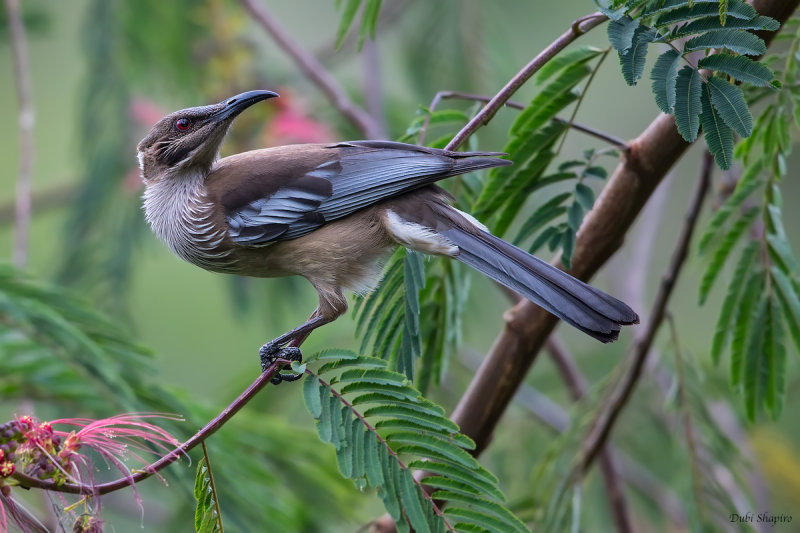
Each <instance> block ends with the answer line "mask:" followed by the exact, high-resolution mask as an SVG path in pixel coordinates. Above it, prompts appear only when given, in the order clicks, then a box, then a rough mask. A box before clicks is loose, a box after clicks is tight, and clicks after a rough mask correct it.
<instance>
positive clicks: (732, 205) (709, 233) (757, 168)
mask: <svg viewBox="0 0 800 533" xmlns="http://www.w3.org/2000/svg"><path fill="white" fill-rule="evenodd" d="M765 163H766V160H765V159H764V158H763V157H762V158H758V159H757V160H755V161H754V162H753V163H752V164H751V165H750V166H749V167H747V168H746V169H745V171H744V173H743V174H742V177H741V178H740V179H739V182H738V183H737V184H736V188H735V189H734V191H733V194H731V195H730V196H729V197H728V199H727V200H725V203H724V204H723V205H722V206H721V207H720V208H719V209H717V212H716V213H714V216H713V217H711V220H710V221H709V223H708V227H707V228H706V231H705V232H703V235H702V236H701V237H700V241H699V244H698V250H699V251H700V253H704V252H705V251H706V249H707V248H708V245H709V244H711V243H712V242H713V241H714V240H715V238H716V236H717V234H718V233H719V230H720V229H721V228H722V226H724V225H725V223H726V222H727V221H728V219H729V218H730V216H731V214H732V213H734V212H735V211H736V210H737V209H739V208H740V207H741V205H742V203H743V202H744V201H745V200H746V199H747V198H749V197H750V195H751V194H753V192H755V190H756V189H757V188H758V187H760V186H761V185H762V181H761V180H760V179H759V176H760V174H761V172H762V171H763V170H764V167H765Z"/></svg>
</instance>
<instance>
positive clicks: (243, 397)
mask: <svg viewBox="0 0 800 533" xmlns="http://www.w3.org/2000/svg"><path fill="white" fill-rule="evenodd" d="M290 363H291V361H286V360H284V359H277V360H276V361H275V362H273V363H272V364H271V365H270V366H269V367H268V368H267V369H266V370H265V371H264V372H263V373H262V374H261V375H259V376H258V378H257V379H256V380H255V381H254V382H253V383H252V384H250V386H249V387H247V389H245V390H244V392H242V393H241V394H240V395H239V396H238V397H237V398H236V399H235V400H234V401H233V402H231V403H230V405H228V407H226V408H225V409H223V410H222V412H221V413H220V414H219V415H217V416H216V417H214V418H213V419H212V420H211V421H210V422H209V423H208V424H206V425H205V426H204V427H203V428H202V429H201V430H200V431H198V432H197V433H195V434H194V435H193V436H192V437H191V438H190V439H189V440H187V441H186V442H184V443H183V444H181V445H180V446H178V447H177V448H175V449H174V450H172V451H171V452H169V453H168V454H166V455H164V456H163V457H162V458H161V459H159V460H158V461H156V462H154V463H152V464H150V465H148V466H146V467H145V468H143V469H141V470H140V471H138V472H136V473H135V474H133V475H131V476H128V477H124V478H120V479H117V480H115V481H109V482H106V483H100V484H98V485H88V484H82V485H78V484H74V483H64V484H62V485H58V484H56V483H55V482H54V481H49V480H47V481H45V480H41V479H37V478H35V477H31V476H28V475H25V474H23V473H21V472H16V473H14V475H13V476H12V477H13V478H14V479H15V480H17V481H18V482H19V484H20V486H22V487H24V488H37V489H45V490H52V491H55V492H65V493H68V494H89V495H93V496H100V495H102V494H108V493H109V492H114V491H117V490H119V489H123V488H125V487H128V486H131V485H133V484H135V483H138V482H140V481H143V480H145V479H147V478H149V477H150V476H152V475H153V474H155V473H157V472H158V471H159V470H162V469H163V468H165V467H166V466H168V465H170V464H172V463H174V462H175V461H176V460H177V459H179V458H180V457H182V456H184V455H186V453H188V452H189V450H191V449H192V448H194V447H195V446H197V445H198V444H200V443H202V442H204V441H205V440H206V439H207V438H209V437H210V436H211V435H213V434H214V433H216V432H217V430H219V429H220V428H221V427H222V426H223V425H225V423H226V422H228V420H230V419H231V418H233V416H234V415H235V414H236V413H238V412H239V411H240V410H241V409H242V407H244V406H245V405H247V403H248V402H249V401H250V400H252V399H253V398H254V397H255V395H256V394H258V393H259V391H261V389H263V388H264V386H265V385H267V384H268V383H269V382H270V380H271V379H272V377H273V376H274V375H275V374H276V373H277V372H279V371H280V369H281V368H283V367H284V366H285V365H288V364H290Z"/></svg>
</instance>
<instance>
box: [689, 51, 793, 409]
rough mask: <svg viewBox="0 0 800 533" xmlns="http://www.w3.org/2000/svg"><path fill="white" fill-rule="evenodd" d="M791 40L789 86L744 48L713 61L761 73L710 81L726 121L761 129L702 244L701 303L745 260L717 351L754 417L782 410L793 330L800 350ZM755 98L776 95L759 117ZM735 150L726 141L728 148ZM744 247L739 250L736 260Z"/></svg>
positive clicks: (743, 146) (743, 145)
mask: <svg viewBox="0 0 800 533" xmlns="http://www.w3.org/2000/svg"><path fill="white" fill-rule="evenodd" d="M792 39H793V40H792V45H791V46H790V50H789V52H788V53H787V54H786V57H785V60H784V63H783V68H782V69H781V70H777V72H778V74H779V75H782V76H783V81H785V82H787V83H785V84H784V85H785V86H786V89H784V91H783V92H776V91H774V90H773V87H774V86H775V83H767V82H766V72H764V71H760V72H758V71H756V70H754V68H753V65H755V64H754V63H752V64H751V63H748V62H747V61H742V60H743V59H744V58H742V57H732V56H727V57H726V56H721V55H719V56H709V57H708V58H707V59H711V58H724V59H714V60H712V63H713V62H714V61H716V62H717V63H715V64H716V65H717V66H720V65H721V66H723V68H725V69H726V73H727V74H729V75H732V76H734V77H736V75H735V74H733V72H734V71H736V70H738V71H740V72H746V73H745V74H744V76H748V75H749V76H752V77H753V78H754V81H755V80H756V79H757V80H760V83H757V84H753V85H755V86H754V87H751V88H749V89H747V91H746V92H744V93H742V91H741V90H740V89H739V88H738V87H736V86H734V85H732V84H730V83H727V82H726V81H725V80H723V79H721V78H711V79H709V80H708V83H707V84H706V87H707V91H708V92H707V93H704V97H705V98H706V99H707V100H710V102H711V103H712V104H713V108H714V110H716V111H718V114H719V117H720V120H721V121H723V122H724V123H725V125H727V126H729V127H731V128H732V129H734V130H736V132H737V133H740V134H741V133H744V132H748V133H749V132H750V131H751V130H752V132H753V135H752V136H750V137H749V138H747V139H744V140H743V141H742V142H740V143H739V145H738V146H737V147H736V150H735V154H736V157H738V158H740V159H741V160H742V162H743V163H744V165H745V168H744V172H743V173H742V175H741V177H740V179H739V181H738V183H737V185H736V188H735V189H734V191H733V193H732V194H731V195H730V196H729V197H728V198H727V199H726V201H725V203H724V204H723V205H722V206H721V207H720V208H719V209H718V210H717V212H716V213H715V214H714V216H713V217H712V218H711V220H710V222H709V224H708V227H707V229H706V231H705V232H704V234H703V236H702V237H701V239H700V243H699V249H700V251H701V253H703V254H706V255H709V254H710V257H711V259H710V261H709V262H708V265H707V267H706V271H705V273H704V275H703V279H702V281H701V284H700V302H701V303H703V302H704V301H705V299H706V297H707V296H708V295H709V293H710V290H711V287H712V285H713V283H714V281H715V280H717V279H718V278H719V276H720V274H721V273H722V271H723V269H724V266H725V264H727V263H733V264H735V265H736V266H735V269H734V272H733V275H732V278H731V280H730V283H729V284H728V285H727V287H726V289H725V297H724V300H723V305H722V309H721V311H720V314H719V318H718V320H717V325H716V327H715V330H714V336H713V340H712V345H711V356H712V359H713V361H714V362H718V361H719V360H720V359H721V357H722V355H723V354H724V353H725V352H726V351H728V352H729V353H730V356H731V363H730V377H731V383H732V384H733V386H734V387H735V388H736V389H737V390H739V391H740V392H741V393H742V397H743V400H744V406H745V412H746V413H747V416H748V418H749V419H750V420H754V419H755V418H756V416H757V414H758V412H759V411H760V410H761V409H764V410H765V411H766V412H767V413H769V414H770V415H771V416H772V417H773V418H775V417H777V416H778V415H779V414H780V412H781V409H782V406H783V400H784V396H785V389H786V383H785V382H786V375H785V374H786V358H787V338H791V339H792V341H793V343H794V345H795V348H796V349H797V350H798V351H800V329H799V328H798V324H800V301H798V297H797V294H798V288H799V287H800V284H799V283H798V273H799V272H798V265H797V261H796V260H795V258H794V255H793V253H792V250H791V246H790V244H789V240H788V238H787V236H786V232H785V229H784V228H783V222H782V220H783V202H782V200H781V191H780V184H781V180H782V178H783V176H784V175H785V174H786V170H785V159H786V158H787V157H788V155H789V152H790V151H791V140H790V136H791V133H790V131H789V128H790V122H789V119H788V118H787V117H791V116H794V115H795V114H796V109H797V105H798V102H799V101H800V98H798V96H797V93H798V89H797V88H796V87H794V84H792V83H789V80H790V79H794V76H795V75H796V72H797V58H795V57H794V55H795V51H796V50H797V49H798V48H800V37H798V36H794V37H793V38H792ZM776 60H777V58H776V59H770V62H771V64H773V65H778V66H779V67H780V64H779V63H777V61H776ZM720 70H722V69H720ZM739 76H740V77H742V74H741V73H740V74H739ZM790 77H791V78H790ZM787 93H788V94H787ZM709 97H710V98H709ZM756 99H761V100H766V99H770V100H771V101H768V103H767V104H766V106H765V111H764V112H763V113H762V114H760V115H759V117H758V118H757V119H756V121H755V125H753V124H752V123H751V122H749V120H750V116H749V112H748V113H747V114H746V115H745V114H744V113H743V111H745V110H746V109H747V107H746V101H748V100H749V101H751V102H752V101H754V100H756ZM707 107H708V106H707V105H706V106H705V107H704V110H703V113H704V114H705V112H706V108H707ZM797 125H798V124H795V126H797ZM703 128H704V129H705V130H709V129H710V128H711V126H707V125H706V123H705V121H704V123H703ZM707 135H708V133H707ZM728 152H729V150H727V149H726V150H724V153H725V157H728ZM720 153H722V152H721V151H720ZM715 155H716V154H715ZM737 248H738V249H740V250H741V251H740V252H739V254H740V255H739V257H738V258H736V259H732V257H733V254H734V251H735V250H736V249H737ZM787 330H788V333H787Z"/></svg>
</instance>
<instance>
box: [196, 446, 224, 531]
mask: <svg viewBox="0 0 800 533" xmlns="http://www.w3.org/2000/svg"><path fill="white" fill-rule="evenodd" d="M194 498H195V501H197V507H196V508H195V514H194V530H195V531H196V532H197V533H217V532H221V531H222V517H220V516H219V515H218V513H217V505H216V503H215V500H216V499H217V494H216V492H215V491H214V488H213V483H212V481H211V470H210V468H209V466H208V457H207V456H205V455H204V456H203V458H202V459H201V460H200V462H199V463H198V465H197V474H196V475H195V480H194Z"/></svg>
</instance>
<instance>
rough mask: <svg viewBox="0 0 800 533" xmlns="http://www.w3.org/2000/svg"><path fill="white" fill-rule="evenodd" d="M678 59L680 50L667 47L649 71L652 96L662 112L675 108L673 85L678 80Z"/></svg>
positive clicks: (671, 110)
mask: <svg viewBox="0 0 800 533" xmlns="http://www.w3.org/2000/svg"><path fill="white" fill-rule="evenodd" d="M680 60H681V54H680V52H678V51H677V50H673V49H669V50H667V51H666V52H664V53H663V54H661V55H660V56H658V59H657V60H656V64H655V65H654V66H653V70H651V71H650V79H651V80H652V81H653V84H652V86H651V87H652V90H653V96H655V99H656V105H657V106H658V108H659V109H660V110H661V111H663V112H664V113H673V111H674V109H675V85H676V83H677V80H678V66H679V65H680Z"/></svg>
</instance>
